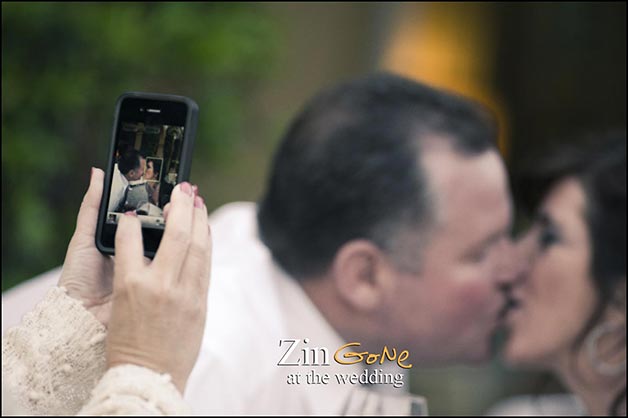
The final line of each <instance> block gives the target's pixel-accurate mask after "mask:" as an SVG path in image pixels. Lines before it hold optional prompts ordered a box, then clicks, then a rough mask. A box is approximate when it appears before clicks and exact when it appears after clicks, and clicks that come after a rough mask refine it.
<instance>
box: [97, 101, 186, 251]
mask: <svg viewBox="0 0 628 418" xmlns="http://www.w3.org/2000/svg"><path fill="white" fill-rule="evenodd" d="M197 114H198V106H197V105H196V103H195V102H194V101H193V100H191V99H189V98H187V97H182V96H172V95H164V94H154V93H125V94H124V95H122V96H121V97H120V98H119V99H118V104H117V106H116V114H115V121H114V130H113V137H112V144H111V148H110V154H109V165H108V168H107V173H106V176H105V185H104V190H103V201H102V203H101V207H100V215H99V221H98V230H97V236H96V245H97V248H98V249H99V250H100V251H101V252H103V253H105V254H115V248H114V247H115V233H116V230H117V225H118V222H119V220H120V217H121V216H124V214H125V213H126V212H129V211H133V212H135V213H136V214H137V217H138V219H139V220H140V222H141V224H142V238H143V242H144V254H145V255H146V256H147V257H152V256H153V255H154V254H155V252H156V251H157V248H158V247H159V243H160V242H161V237H162V236H163V232H164V228H165V220H164V207H165V206H166V205H167V204H168V202H170V195H171V194H172V190H173V189H174V187H175V185H176V184H177V183H180V182H182V181H187V180H188V176H189V173H190V165H191V160H192V148H193V142H194V133H195V131H196V121H197Z"/></svg>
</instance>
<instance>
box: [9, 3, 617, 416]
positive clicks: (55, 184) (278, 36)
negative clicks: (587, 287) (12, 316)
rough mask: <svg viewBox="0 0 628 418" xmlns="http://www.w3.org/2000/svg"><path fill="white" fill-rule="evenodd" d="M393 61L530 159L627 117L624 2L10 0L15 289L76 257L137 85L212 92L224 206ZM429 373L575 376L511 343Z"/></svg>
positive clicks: (489, 397)
mask: <svg viewBox="0 0 628 418" xmlns="http://www.w3.org/2000/svg"><path fill="white" fill-rule="evenodd" d="M381 69H386V70H390V71H394V72H397V73H400V74H403V75H406V76H409V77H412V78H416V79H419V80H423V81H425V82H428V83H431V84H434V85H437V86H441V87H445V88H448V89H452V90H455V91H458V92H460V93H462V94H465V95H468V96H471V97H474V98H476V99H477V100H479V101H481V102H483V103H485V104H487V105H488V106H490V107H491V108H492V109H493V110H494V112H495V113H496V114H497V116H498V118H499V120H500V123H501V136H500V148H501V150H502V153H503V155H504V157H505V158H506V161H507V163H508V164H509V166H510V167H511V168H513V169H515V170H516V168H517V165H518V163H519V162H520V161H522V160H523V159H524V157H525V155H526V154H527V153H529V152H530V151H535V152H536V151H538V150H541V151H542V150H543V149H544V147H546V146H548V144H549V143H551V142H552V141H556V140H565V139H566V138H567V139H568V138H570V137H575V136H578V135H580V134H581V133H583V132H598V131H600V130H607V129H609V128H613V127H619V128H625V126H626V4H625V3H624V2H621V3H604V2H591V3H580V2H579V3H520V4H519V3H512V2H508V3H506V4H497V3H418V4H417V3H394V2H387V3H297V4H290V3H263V4H259V3H254V4H247V3H237V4H233V3H211V4H205V3H153V4H148V3H110V4H107V3H93V4H92V3H8V2H2V291H5V290H7V289H9V288H11V287H12V286H15V285H16V284H18V283H20V282H22V281H24V280H25V279H28V278H30V277H32V276H34V275H36V274H39V273H41V272H43V271H46V270H48V269H50V268H52V267H55V266H58V265H60V264H61V263H62V262H63V257H64V255H65V250H66V248H67V244H68V242H69V239H70V236H71V234H72V231H73V228H74V222H75V217H76V214H77V211H78V207H79V206H80V202H81V199H82V196H83V193H84V192H85V190H86V187H87V184H88V180H89V175H90V167H91V166H96V167H104V166H105V165H106V162H107V150H108V146H109V141H110V135H111V128H112V122H113V109H114V103H115V100H116V98H117V96H118V95H119V94H121V93H122V92H124V91H129V90H138V91H155V92H161V93H172V94H181V95H186V96H190V97H192V98H194V99H195V100H196V101H197V103H198V104H199V107H200V110H201V113H200V117H199V131H198V134H197V139H196V147H195V151H194V160H193V164H192V176H191V181H192V182H193V183H196V184H198V185H199V187H200V189H201V190H202V191H203V195H204V196H205V197H206V203H207V205H208V207H209V208H210V209H214V208H217V207H219V206H220V205H222V204H224V203H227V202H231V201H236V200H257V199H258V197H259V196H260V194H261V192H262V190H263V186H264V183H265V180H266V173H267V170H268V168H269V165H270V160H271V157H272V154H273V150H274V148H275V146H276V144H277V142H278V140H279V138H280V135H281V133H282V132H283V130H284V129H285V127H286V124H287V122H288V121H289V120H290V118H292V117H293V116H294V115H295V114H296V113H297V112H298V111H299V109H300V108H301V106H302V105H303V103H304V101H305V100H306V99H307V98H309V97H310V96H311V95H313V94H314V93H315V92H317V91H318V90H319V89H321V88H323V87H326V86H328V85H331V84H335V83H337V82H338V81H340V80H343V79H346V78H350V77H354V76H356V75H360V74H365V73H368V72H372V71H376V70H381ZM515 172H516V171H515ZM415 373H416V374H415V375H414V376H413V379H412V382H411V390H412V391H413V392H416V393H419V394H422V395H424V396H426V397H427V398H428V399H429V408H430V413H432V414H479V413H482V412H483V411H485V410H486V408H487V407H489V406H490V405H492V404H493V403H494V402H495V401H496V400H498V399H501V398H504V397H507V396H510V395H513V394H518V393H532V394H540V393H544V392H555V391H559V390H560V387H559V386H558V384H557V383H556V382H555V381H553V380H552V379H551V378H549V377H547V376H544V375H540V374H534V373H514V372H510V371H508V372H507V371H505V370H504V369H503V368H502V366H501V365H500V364H499V361H495V362H494V364H491V365H489V366H486V367H481V368H469V367H453V368H447V369H438V370H420V371H418V372H415Z"/></svg>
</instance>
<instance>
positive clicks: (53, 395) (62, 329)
mask: <svg viewBox="0 0 628 418" xmlns="http://www.w3.org/2000/svg"><path fill="white" fill-rule="evenodd" d="M105 336H106V329H105V327H104V326H103V325H102V324H101V323H100V322H99V321H98V320H97V319H96V318H95V317H94V316H93V315H92V314H91V313H90V312H88V311H87V310H86V309H85V308H84V307H83V305H82V304H81V303H80V302H79V301H77V300H76V299H73V298H71V297H70V296H68V295H67V294H66V292H65V289H64V288H60V287H54V288H52V289H50V291H49V292H48V293H47V294H46V296H45V297H44V299H43V300H42V301H41V302H40V303H39V304H38V305H37V306H36V307H35V309H33V310H32V311H31V312H29V313H27V314H26V315H24V317H23V318H22V322H21V323H20V325H18V326H16V327H13V328H11V329H9V330H7V332H6V334H5V335H4V337H3V338H2V375H3V382H4V384H5V385H7V387H8V389H9V392H10V393H11V395H12V396H13V398H14V399H15V400H16V402H17V403H18V405H19V406H20V407H22V408H24V409H25V411H28V412H29V413H31V414H37V415H39V414H42V415H43V414H45V415H74V414H76V413H77V412H78V411H79V410H80V408H81V407H82V406H83V405H84V404H85V403H86V402H87V400H88V398H89V395H90V392H91V390H92V389H93V388H94V387H95V385H96V383H97V382H98V380H99V379H100V378H101V377H102V375H103V374H104V371H105Z"/></svg>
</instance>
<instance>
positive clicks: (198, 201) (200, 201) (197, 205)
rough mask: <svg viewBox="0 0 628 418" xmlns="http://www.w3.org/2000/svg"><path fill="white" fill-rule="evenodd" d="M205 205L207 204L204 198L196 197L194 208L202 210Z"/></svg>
mask: <svg viewBox="0 0 628 418" xmlns="http://www.w3.org/2000/svg"><path fill="white" fill-rule="evenodd" d="M204 204H205V202H204V201H203V198H202V197H200V196H194V207H195V208H199V209H202V208H203V205H204Z"/></svg>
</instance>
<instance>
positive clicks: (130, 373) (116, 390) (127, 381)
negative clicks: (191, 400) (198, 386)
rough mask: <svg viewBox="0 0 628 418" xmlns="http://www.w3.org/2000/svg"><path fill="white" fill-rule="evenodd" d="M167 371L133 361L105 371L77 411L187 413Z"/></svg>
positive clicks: (130, 413)
mask: <svg viewBox="0 0 628 418" xmlns="http://www.w3.org/2000/svg"><path fill="white" fill-rule="evenodd" d="M190 413H191V411H190V409H189V407H188V406H187V404H186V403H185V402H184V401H183V397H182V396H181V394H180V393H179V391H178V390H177V388H176V387H175V386H174V384H172V382H171V379H170V375H168V374H159V373H157V372H154V371H153V370H150V369H147V368H145V367H140V366H136V365H133V364H125V365H121V366H116V367H113V368H111V369H109V370H108V371H107V373H105V375H104V377H103V378H102V380H101V381H100V382H99V383H98V385H97V386H96V388H95V389H94V391H93V393H92V398H91V400H90V401H89V403H88V404H87V405H85V407H84V408H83V409H82V410H81V412H80V413H79V415H189V414H190Z"/></svg>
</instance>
